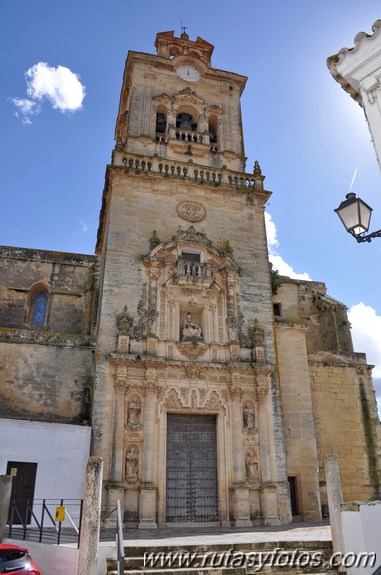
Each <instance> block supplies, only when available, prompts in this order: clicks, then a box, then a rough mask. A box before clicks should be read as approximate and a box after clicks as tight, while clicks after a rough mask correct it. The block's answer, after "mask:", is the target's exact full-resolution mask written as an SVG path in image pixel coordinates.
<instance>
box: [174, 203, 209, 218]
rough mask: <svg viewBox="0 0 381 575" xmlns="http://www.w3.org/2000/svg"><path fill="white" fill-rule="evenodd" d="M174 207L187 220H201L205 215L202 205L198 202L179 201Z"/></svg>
mask: <svg viewBox="0 0 381 575" xmlns="http://www.w3.org/2000/svg"><path fill="white" fill-rule="evenodd" d="M176 209H177V213H178V214H179V216H180V217H181V218H183V220H187V221H188V222H201V220H203V219H204V218H205V215H206V211H205V208H204V206H202V205H201V204H199V203H198V202H181V204H179V205H178V206H177V208H176Z"/></svg>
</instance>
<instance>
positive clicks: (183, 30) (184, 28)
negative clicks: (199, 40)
mask: <svg viewBox="0 0 381 575" xmlns="http://www.w3.org/2000/svg"><path fill="white" fill-rule="evenodd" d="M180 22H181V34H186V33H187V32H186V31H187V30H188V28H187V27H186V26H183V21H182V20H180Z"/></svg>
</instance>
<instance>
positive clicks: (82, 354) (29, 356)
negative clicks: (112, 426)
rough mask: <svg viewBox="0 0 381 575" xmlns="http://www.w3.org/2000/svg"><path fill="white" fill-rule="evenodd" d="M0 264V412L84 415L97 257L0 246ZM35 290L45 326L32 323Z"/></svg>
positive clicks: (72, 419)
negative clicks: (43, 302)
mask: <svg viewBox="0 0 381 575" xmlns="http://www.w3.org/2000/svg"><path fill="white" fill-rule="evenodd" d="M0 265H1V269H2V282H1V286H0V350H1V352H0V357H1V360H0V361H1V368H2V369H1V372H0V373H1V375H0V416H3V417H14V418H23V419H28V418H30V419H36V420H47V421H60V422H67V423H82V422H84V421H86V422H88V421H89V420H90V401H91V390H92V380H93V377H92V372H93V360H94V358H93V348H94V344H95V338H94V335H92V332H93V330H94V327H93V324H94V321H93V319H94V317H95V313H94V301H95V298H96V281H97V275H96V274H97V260H96V258H95V257H94V256H83V255H78V254H68V253H58V252H49V251H42V250H29V249H23V248H12V247H1V248H0ZM38 290H43V291H44V293H46V294H47V298H48V303H47V308H46V319H45V321H44V323H43V325H33V322H32V311H33V309H32V308H33V301H34V300H33V296H34V294H35V293H36V292H38Z"/></svg>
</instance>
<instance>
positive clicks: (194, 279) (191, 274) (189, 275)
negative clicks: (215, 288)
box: [176, 258, 213, 286]
mask: <svg viewBox="0 0 381 575" xmlns="http://www.w3.org/2000/svg"><path fill="white" fill-rule="evenodd" d="M176 279H177V283H178V284H179V285H188V284H199V285H200V286H210V285H211V284H212V281H213V277H212V264H210V263H202V262H191V261H187V260H184V259H182V258H179V259H178V260H177V269H176Z"/></svg>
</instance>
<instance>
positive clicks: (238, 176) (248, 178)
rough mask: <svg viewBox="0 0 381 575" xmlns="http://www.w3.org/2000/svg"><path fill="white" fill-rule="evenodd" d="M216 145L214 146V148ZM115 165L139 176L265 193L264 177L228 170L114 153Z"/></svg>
mask: <svg viewBox="0 0 381 575" xmlns="http://www.w3.org/2000/svg"><path fill="white" fill-rule="evenodd" d="M163 136H164V135H163ZM215 145H216V144H213V146H215ZM113 163H114V165H116V166H121V167H124V168H125V169H126V170H127V171H130V170H134V171H135V173H137V174H141V173H145V174H147V175H149V174H155V175H157V174H159V175H162V176H164V177H171V178H181V179H187V180H193V181H195V182H197V183H199V184H200V183H203V184H209V185H214V186H219V185H224V186H233V187H235V188H249V189H251V190H256V191H263V177H262V176H254V175H253V174H246V173H244V172H234V171H232V170H227V169H222V170H218V169H217V170H214V169H210V168H207V167H205V168H204V167H201V166H197V165H192V164H187V165H184V163H183V162H173V161H165V160H162V159H159V158H157V157H152V158H151V159H150V160H149V161H147V159H144V160H143V159H142V158H141V157H140V156H137V155H133V154H129V155H128V156H127V155H123V154H121V153H119V152H115V153H114V160H113Z"/></svg>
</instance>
